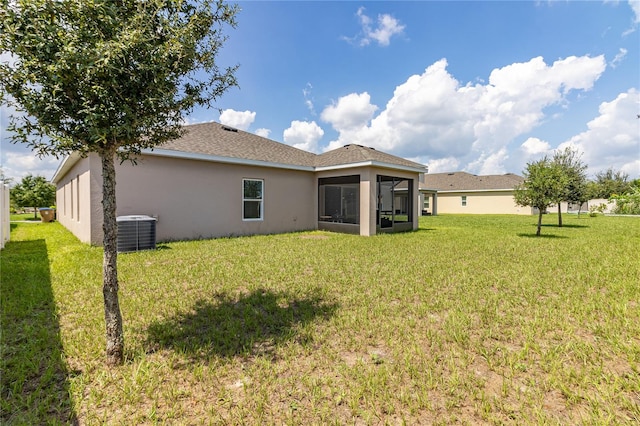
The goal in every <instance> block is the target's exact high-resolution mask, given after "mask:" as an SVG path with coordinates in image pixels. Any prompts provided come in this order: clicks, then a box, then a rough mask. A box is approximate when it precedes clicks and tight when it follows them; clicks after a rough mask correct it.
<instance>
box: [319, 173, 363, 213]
mask: <svg viewBox="0 0 640 426" xmlns="http://www.w3.org/2000/svg"><path fill="white" fill-rule="evenodd" d="M318 198H319V199H318V216H319V218H318V219H319V220H320V221H321V222H339V223H354V224H358V223H360V175H352V176H340V177H332V178H321V179H318Z"/></svg>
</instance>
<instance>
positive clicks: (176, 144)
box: [158, 122, 316, 167]
mask: <svg viewBox="0 0 640 426" xmlns="http://www.w3.org/2000/svg"><path fill="white" fill-rule="evenodd" d="M185 129H186V133H185V134H184V135H183V136H182V137H181V138H179V139H176V140H172V141H168V142H165V143H164V144H162V145H160V146H159V147H158V148H160V149H165V150H170V151H180V152H190V153H196V154H205V155H212V156H219V157H228V158H237V159H244V160H253V161H265V162H269V163H276V164H290V165H296V166H308V167H312V166H313V162H314V161H315V157H316V155H315V154H312V153H310V152H307V151H303V150H301V149H297V148H294V147H292V146H289V145H285V144H283V143H279V142H276V141H272V140H271V139H267V138H263V137H261V136H258V135H254V134H253V133H249V132H244V131H242V130H238V129H233V128H231V127H228V126H223V125H221V124H220V123H214V122H211V123H201V124H192V125H189V126H185Z"/></svg>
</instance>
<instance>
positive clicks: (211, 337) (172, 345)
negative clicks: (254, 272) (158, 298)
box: [147, 290, 337, 359]
mask: <svg viewBox="0 0 640 426" xmlns="http://www.w3.org/2000/svg"><path fill="white" fill-rule="evenodd" d="M336 309H337V305H336V304H328V303H325V302H323V300H322V299H321V298H320V297H318V296H312V297H310V298H303V299H295V298H292V297H291V296H290V295H288V294H287V293H283V292H272V291H268V290H255V291H253V292H252V293H249V294H246V295H241V296H240V297H231V296H229V295H225V294H218V295H216V296H215V300H214V301H213V302H212V301H210V300H199V301H197V302H196V303H195V305H194V307H193V309H192V311H191V312H187V313H184V314H179V315H176V316H175V317H173V318H169V319H167V320H164V321H159V322H155V323H152V324H151V325H150V326H149V328H148V339H147V345H148V347H149V349H150V350H152V351H153V350H155V349H158V348H169V349H173V350H177V351H179V352H182V353H184V354H186V355H187V356H189V357H191V358H195V359H207V358H209V357H210V356H212V355H217V356H221V357H226V358H231V357H235V356H252V355H254V356H255V355H259V356H269V355H273V354H274V351H275V349H277V347H278V345H280V344H282V343H284V342H286V341H295V342H299V343H301V344H303V345H304V344H308V343H310V337H309V336H308V334H306V333H305V332H304V331H303V330H302V329H301V327H300V326H303V325H304V324H307V323H309V322H311V321H313V320H314V319H316V318H320V319H327V318H329V317H330V316H331V315H333V313H334V312H335V310H336Z"/></svg>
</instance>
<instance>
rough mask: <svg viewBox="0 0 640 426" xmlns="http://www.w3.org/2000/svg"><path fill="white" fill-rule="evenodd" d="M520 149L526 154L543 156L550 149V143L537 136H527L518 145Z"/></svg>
mask: <svg viewBox="0 0 640 426" xmlns="http://www.w3.org/2000/svg"><path fill="white" fill-rule="evenodd" d="M520 150H521V151H522V152H524V153H525V154H526V155H527V156H529V157H533V156H538V157H540V156H543V155H545V154H548V153H550V152H551V151H552V149H551V145H549V142H545V141H543V140H540V139H538V138H529V139H527V140H526V141H524V142H523V143H522V145H520Z"/></svg>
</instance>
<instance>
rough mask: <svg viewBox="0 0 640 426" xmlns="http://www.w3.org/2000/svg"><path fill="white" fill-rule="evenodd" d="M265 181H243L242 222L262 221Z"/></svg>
mask: <svg viewBox="0 0 640 426" xmlns="http://www.w3.org/2000/svg"><path fill="white" fill-rule="evenodd" d="M263 196H264V181H263V180H261V179H242V220H262V218H263V211H264V209H263V203H264V198H263Z"/></svg>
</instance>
